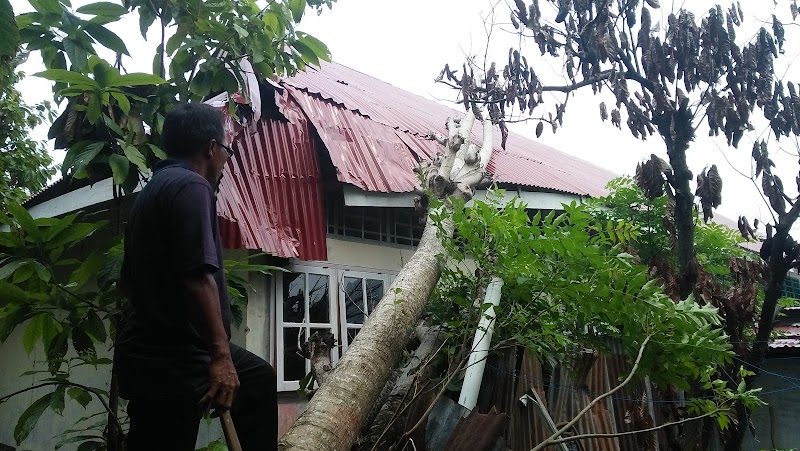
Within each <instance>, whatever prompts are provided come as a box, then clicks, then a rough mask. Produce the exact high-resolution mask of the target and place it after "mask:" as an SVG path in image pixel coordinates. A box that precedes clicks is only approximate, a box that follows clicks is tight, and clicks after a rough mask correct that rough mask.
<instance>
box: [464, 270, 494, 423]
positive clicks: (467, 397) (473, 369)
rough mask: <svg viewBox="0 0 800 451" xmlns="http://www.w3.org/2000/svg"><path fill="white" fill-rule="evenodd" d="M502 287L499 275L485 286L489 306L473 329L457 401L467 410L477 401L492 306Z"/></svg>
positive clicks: (492, 311)
mask: <svg viewBox="0 0 800 451" xmlns="http://www.w3.org/2000/svg"><path fill="white" fill-rule="evenodd" d="M502 288H503V279H501V278H499V277H492V281H491V282H489V286H488V287H486V300H485V301H484V304H491V307H489V308H487V309H486V311H485V312H483V316H482V317H481V320H480V321H479V322H478V330H476V331H475V339H474V340H473V342H472V348H471V349H472V352H471V353H470V355H469V360H468V361H467V369H466V370H465V371H464V383H463V384H462V386H461V396H460V397H459V399H458V403H459V404H461V405H462V406H464V407H466V408H467V409H469V410H472V409H474V408H475V404H477V403H478V392H479V391H480V389H481V381H482V380H483V370H484V368H485V367H486V358H487V357H488V355H489V345H490V344H491V343H492V333H493V332H494V318H495V311H494V308H495V307H496V306H497V305H498V304H500V291H501V289H502Z"/></svg>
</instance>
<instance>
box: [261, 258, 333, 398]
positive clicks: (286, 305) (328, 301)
mask: <svg viewBox="0 0 800 451" xmlns="http://www.w3.org/2000/svg"><path fill="white" fill-rule="evenodd" d="M292 270H293V272H289V273H281V274H280V277H278V278H277V287H276V288H277V290H276V291H277V294H278V297H277V299H278V302H277V303H276V315H277V324H278V327H277V328H276V332H277V345H278V355H277V365H276V366H277V368H276V370H277V373H278V390H297V389H298V388H299V387H300V383H299V382H300V380H301V379H302V378H303V376H305V375H306V374H307V373H308V372H309V371H310V370H311V363H310V361H309V360H308V359H306V358H305V357H303V356H302V355H300V349H299V347H298V344H301V343H304V342H305V341H306V340H307V339H308V337H310V336H311V335H312V334H313V333H314V332H331V333H333V334H334V335H335V336H337V337H338V335H339V334H338V330H337V326H336V324H337V319H338V318H337V317H338V309H337V306H336V302H335V297H336V295H335V294H333V295H332V294H331V283H332V282H334V281H335V280H336V279H335V275H334V272H333V271H332V270H329V269H327V268H308V267H301V266H297V267H294V268H292ZM338 357H339V356H338V349H336V348H334V350H333V353H332V358H333V359H338Z"/></svg>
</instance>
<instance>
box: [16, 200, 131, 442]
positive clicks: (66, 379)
mask: <svg viewBox="0 0 800 451" xmlns="http://www.w3.org/2000/svg"><path fill="white" fill-rule="evenodd" d="M8 211H9V213H10V214H11V216H6V215H2V216H0V222H1V223H2V224H4V225H6V226H8V231H4V232H0V249H1V250H2V252H0V291H5V293H6V294H7V293H11V294H12V295H11V296H2V299H3V302H2V304H0V342H3V341H5V340H6V339H7V338H8V337H9V335H10V334H11V332H12V331H14V330H15V329H16V328H18V327H24V332H23V335H22V343H23V346H24V349H25V351H26V352H27V353H29V354H30V353H31V352H33V350H34V349H36V348H41V349H42V351H43V352H44V355H45V356H46V358H45V363H46V369H42V370H37V369H34V370H31V371H28V372H27V373H26V374H42V375H44V376H45V379H43V380H44V381H45V382H48V383H50V384H52V386H53V387H54V390H53V392H52V393H49V394H47V395H44V396H43V397H41V398H39V400H37V401H36V402H34V403H33V404H32V405H31V406H29V407H28V409H26V410H25V412H23V414H22V415H21V416H20V418H19V420H18V422H17V425H16V428H15V430H14V437H15V440H16V441H17V444H19V443H21V442H22V441H23V440H25V438H26V437H27V436H28V435H29V434H30V432H31V430H32V429H33V428H34V427H35V426H36V423H37V422H38V420H39V417H40V416H41V415H42V413H43V412H44V411H45V410H47V409H51V410H53V411H54V412H55V413H57V414H59V415H60V414H61V413H62V411H63V409H64V406H65V398H66V396H67V395H69V397H70V399H74V400H76V401H78V402H79V403H80V404H81V405H82V406H83V407H84V408H85V407H86V406H87V405H88V404H89V402H90V401H91V395H90V394H89V393H88V392H87V391H86V390H85V389H82V388H78V387H74V386H72V385H71V384H70V378H71V375H72V370H74V369H75V368H78V367H81V366H85V365H91V366H94V367H97V366H98V365H107V364H109V363H110V360H109V359H107V358H99V357H98V354H97V350H96V348H97V346H105V345H106V344H107V339H108V338H109V336H112V337H113V334H114V331H113V330H109V329H108V324H110V323H109V322H108V321H106V320H108V319H110V318H111V317H112V316H115V315H117V314H118V313H119V311H118V310H117V307H118V306H119V305H120V304H119V302H118V301H120V300H121V295H120V294H119V293H118V292H117V291H116V289H115V285H114V283H113V282H110V283H109V282H108V281H95V280H94V276H95V275H96V274H97V273H98V272H101V271H102V270H103V269H104V268H105V267H108V266H110V265H113V262H114V260H115V259H117V258H119V256H118V253H117V252H116V250H117V248H114V247H112V248H111V249H110V250H109V251H107V252H95V253H93V254H91V255H90V256H88V257H87V258H85V259H83V260H78V259H75V258H72V257H71V255H72V254H74V252H75V247H76V246H78V245H79V244H80V243H81V242H83V241H84V240H85V239H86V238H87V237H89V236H91V235H93V234H95V233H96V232H98V231H99V230H101V229H102V228H103V227H104V226H105V225H106V222H105V221H100V222H94V223H88V222H78V221H77V220H78V217H79V213H75V214H72V215H69V216H66V217H64V218H39V219H34V218H32V217H31V216H30V214H28V212H27V211H26V210H25V209H24V208H22V207H21V206H20V205H19V204H17V203H10V204H9V205H8ZM114 279H116V276H114ZM90 389H91V390H97V389H93V388H90Z"/></svg>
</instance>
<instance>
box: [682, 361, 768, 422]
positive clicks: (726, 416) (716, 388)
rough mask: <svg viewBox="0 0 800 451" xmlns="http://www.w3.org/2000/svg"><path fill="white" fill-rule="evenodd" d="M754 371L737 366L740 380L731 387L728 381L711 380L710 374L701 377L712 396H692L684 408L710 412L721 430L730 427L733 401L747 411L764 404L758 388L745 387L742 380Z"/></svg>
mask: <svg viewBox="0 0 800 451" xmlns="http://www.w3.org/2000/svg"><path fill="white" fill-rule="evenodd" d="M754 374H755V373H753V372H752V371H748V370H746V369H744V368H741V367H740V368H739V374H738V376H739V377H738V379H739V380H740V381H741V382H739V383H738V384H736V386H735V387H733V388H731V386H730V384H729V383H726V382H725V381H721V380H719V379H715V380H712V379H711V377H710V374H708V375H705V376H704V377H703V380H702V383H703V387H704V388H706V389H707V390H708V391H709V392H710V393H713V395H714V398H713V399H708V398H694V399H690V400H689V401H688V402H687V403H686V408H687V410H688V411H689V413H690V414H694V415H702V414H711V417H712V418H714V419H716V421H717V424H718V425H719V428H720V429H721V430H723V431H724V430H726V429H727V428H728V427H730V425H731V422H732V421H735V418H732V417H731V415H730V410H729V409H728V407H730V406H731V405H732V404H733V403H737V402H738V403H741V404H742V405H743V406H744V407H745V408H746V409H747V410H748V411H750V410H752V409H755V408H757V407H761V406H764V405H766V403H765V402H764V401H762V400H761V399H760V398H759V397H758V394H759V393H760V392H761V389H760V388H755V389H750V390H748V389H747V386H746V385H747V384H746V383H745V382H744V380H745V379H746V378H747V377H750V376H753V375H754Z"/></svg>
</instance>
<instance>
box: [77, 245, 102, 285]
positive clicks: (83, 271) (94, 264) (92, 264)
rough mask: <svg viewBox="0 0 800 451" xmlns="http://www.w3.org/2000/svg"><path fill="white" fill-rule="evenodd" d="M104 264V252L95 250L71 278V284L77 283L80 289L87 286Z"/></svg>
mask: <svg viewBox="0 0 800 451" xmlns="http://www.w3.org/2000/svg"><path fill="white" fill-rule="evenodd" d="M102 264H103V252H102V251H101V250H99V249H95V250H94V251H93V252H92V253H91V254H89V256H88V257H86V258H85V259H84V260H83V263H81V266H79V267H78V269H76V270H75V271H74V272H73V273H72V275H71V276H70V277H69V281H70V283H75V284H77V285H78V286H79V287H80V286H83V285H85V284H86V282H88V281H89V279H91V278H92V277H93V276H94V275H95V274H97V271H98V270H99V269H100V266H101V265H102Z"/></svg>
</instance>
